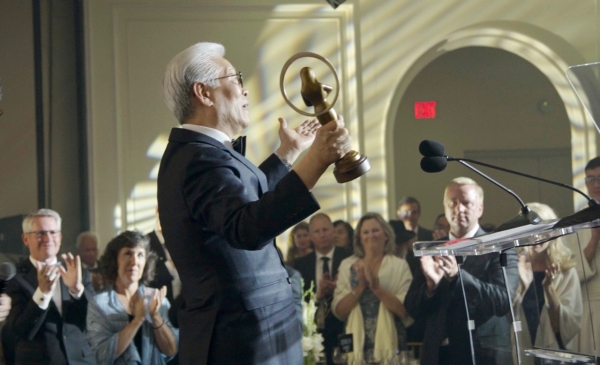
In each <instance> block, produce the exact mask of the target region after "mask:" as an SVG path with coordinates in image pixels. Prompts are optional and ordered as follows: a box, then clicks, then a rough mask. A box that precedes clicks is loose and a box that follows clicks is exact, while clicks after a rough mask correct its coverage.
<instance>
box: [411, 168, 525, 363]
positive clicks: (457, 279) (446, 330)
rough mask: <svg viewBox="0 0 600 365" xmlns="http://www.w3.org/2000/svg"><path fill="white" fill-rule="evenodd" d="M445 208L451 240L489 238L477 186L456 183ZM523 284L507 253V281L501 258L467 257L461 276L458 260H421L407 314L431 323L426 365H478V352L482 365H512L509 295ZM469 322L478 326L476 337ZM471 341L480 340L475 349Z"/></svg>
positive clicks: (448, 190) (512, 253)
mask: <svg viewBox="0 0 600 365" xmlns="http://www.w3.org/2000/svg"><path fill="white" fill-rule="evenodd" d="M443 205H444V211H445V214H446V218H447V219H448V222H449V223H450V233H449V237H446V240H448V239H450V240H457V239H463V238H471V237H475V236H478V235H482V234H485V233H486V232H485V231H483V230H482V229H481V227H480V226H479V218H480V217H481V215H482V214H483V189H482V188H481V186H479V184H477V183H476V182H475V181H474V180H472V179H470V178H466V177H459V178H456V179H454V180H452V181H451V182H450V184H448V186H447V187H446V190H445V192H444V200H443ZM505 277H506V278H508V280H507V282H505ZM518 280H519V278H518V269H517V255H516V252H515V251H514V250H508V251H506V275H505V274H504V271H503V269H502V265H501V262H500V255H499V254H497V253H490V254H486V255H479V256H468V257H467V258H466V259H465V260H464V262H463V263H462V265H461V270H460V275H459V268H458V261H457V258H456V257H455V256H439V257H438V256H436V257H432V256H423V257H421V270H420V271H419V270H418V271H417V272H416V274H415V276H414V278H413V281H412V283H411V285H410V288H409V290H408V293H407V294H406V300H405V305H406V309H407V311H408V313H409V314H410V315H411V316H412V317H413V318H415V319H416V320H419V319H421V320H423V319H424V320H425V322H426V325H425V336H424V337H423V348H422V352H421V364H422V365H440V364H451V365H454V364H461V365H468V364H472V363H473V356H472V355H473V352H474V355H475V359H476V363H477V364H487V365H505V364H510V362H511V360H512V350H511V342H510V338H511V331H510V323H509V321H508V319H507V318H506V316H505V315H506V314H507V313H509V312H510V308H511V307H510V306H511V303H510V300H509V296H508V292H507V289H508V290H510V291H511V293H512V292H514V290H516V287H517V283H518ZM465 295H466V298H465ZM465 303H469V313H473V314H474V316H473V317H467V310H466V308H465ZM470 320H473V321H474V323H475V330H474V331H472V332H471V330H470V329H469V325H470V322H469V321H470ZM471 335H472V336H473V338H474V339H477V341H474V342H473V347H471Z"/></svg>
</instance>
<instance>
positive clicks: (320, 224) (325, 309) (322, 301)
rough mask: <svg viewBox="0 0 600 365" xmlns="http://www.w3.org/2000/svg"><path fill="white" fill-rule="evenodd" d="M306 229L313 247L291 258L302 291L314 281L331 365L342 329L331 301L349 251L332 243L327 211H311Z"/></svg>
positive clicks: (320, 326)
mask: <svg viewBox="0 0 600 365" xmlns="http://www.w3.org/2000/svg"><path fill="white" fill-rule="evenodd" d="M309 229H310V239H311V241H312V243H313V245H314V248H315V251H314V252H312V253H310V254H308V255H306V256H304V257H301V258H299V259H297V260H296V261H294V269H296V270H298V271H300V274H301V275H302V279H304V291H306V290H308V289H310V287H311V283H314V286H313V290H315V291H316V295H315V297H316V300H317V301H318V302H319V309H318V311H317V325H318V327H319V331H320V332H321V333H322V334H323V338H324V341H323V346H324V347H325V355H326V358H327V364H328V365H332V364H333V360H332V354H333V349H334V348H335V347H336V346H337V344H338V336H339V335H340V334H342V333H343V332H344V323H343V322H342V321H340V320H339V319H337V318H336V317H335V316H334V315H333V313H332V312H331V302H332V300H333V292H334V291H335V287H336V282H337V274H338V268H339V266H340V263H341V262H342V260H344V259H345V258H346V257H348V256H350V255H351V253H350V251H348V250H346V249H343V248H341V247H336V246H335V245H334V244H333V223H332V222H331V219H330V218H329V216H328V215H327V214H324V213H317V214H315V215H313V216H312V217H311V218H310V222H309Z"/></svg>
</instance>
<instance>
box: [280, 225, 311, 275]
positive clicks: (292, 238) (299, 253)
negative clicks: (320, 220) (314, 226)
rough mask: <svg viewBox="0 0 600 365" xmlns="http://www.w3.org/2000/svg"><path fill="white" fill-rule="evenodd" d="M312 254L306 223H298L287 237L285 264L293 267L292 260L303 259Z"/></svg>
mask: <svg viewBox="0 0 600 365" xmlns="http://www.w3.org/2000/svg"><path fill="white" fill-rule="evenodd" d="M311 252H313V248H312V242H311V241H310V234H309V232H308V223H306V222H300V223H298V224H296V225H295V226H294V228H292V231H291V232H290V235H289V236H288V252H287V260H286V261H285V263H286V264H287V265H289V266H294V260H296V259H298V258H300V257H304V256H306V255H308V254H309V253H311Z"/></svg>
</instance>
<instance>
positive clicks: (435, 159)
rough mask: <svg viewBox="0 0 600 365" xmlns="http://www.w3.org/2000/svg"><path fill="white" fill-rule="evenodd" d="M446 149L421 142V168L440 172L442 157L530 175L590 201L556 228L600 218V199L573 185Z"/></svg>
mask: <svg viewBox="0 0 600 365" xmlns="http://www.w3.org/2000/svg"><path fill="white" fill-rule="evenodd" d="M445 150H446V147H444V145H443V144H441V143H440V142H437V141H432V140H424V141H422V142H421V144H420V145H419V151H420V152H421V154H423V156H426V157H424V158H423V159H422V160H421V168H422V169H423V171H426V172H438V171H435V170H436V169H437V168H441V166H442V165H443V164H444V163H443V162H441V160H442V159H443V160H446V164H447V161H458V162H460V163H463V164H464V162H470V163H474V164H477V165H481V166H485V167H489V168H492V169H496V170H500V171H504V172H508V173H511V174H515V175H519V176H523V177H528V178H530V179H534V180H538V181H542V182H545V183H548V184H552V185H556V186H560V187H563V188H566V189H569V190H571V191H575V192H577V193H579V194H581V195H582V196H583V197H584V198H585V199H586V200H587V201H588V208H585V209H583V210H581V211H579V212H577V213H575V214H572V215H569V216H566V217H564V218H562V219H560V220H559V221H558V222H557V223H556V224H555V225H554V228H564V227H570V226H573V225H577V224H581V223H587V222H591V221H593V220H595V219H598V218H600V204H599V203H598V201H597V200H596V199H593V198H590V197H589V196H588V195H587V194H585V193H584V192H583V191H581V190H579V189H577V188H575V187H573V186H570V185H566V184H562V183H559V182H556V181H552V180H547V179H544V178H541V177H537V176H533V175H528V174H525V173H522V172H519V171H514V170H509V169H505V168H503V167H499V166H494V165H490V164H487V163H484V162H479V161H475V160H471V159H468V158H453V157H450V156H446V155H444V152H445ZM428 157H429V159H428ZM425 159H427V161H424V160H425ZM424 165H425V167H424ZM445 168H446V166H445V165H444V166H443V168H441V170H439V171H443V170H444V169H445ZM427 169H430V170H433V171H428V170H427Z"/></svg>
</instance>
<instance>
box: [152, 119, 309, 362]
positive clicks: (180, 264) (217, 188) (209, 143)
mask: <svg viewBox="0 0 600 365" xmlns="http://www.w3.org/2000/svg"><path fill="white" fill-rule="evenodd" d="M158 207H159V215H160V221H161V225H162V229H163V235H164V236H165V241H166V244H167V248H168V249H169V253H170V255H171V258H172V259H173V261H174V263H175V267H176V268H177V271H178V273H179V275H180V279H181V283H182V293H183V297H184V303H185V304H184V308H183V309H182V310H180V312H179V329H180V344H179V361H180V363H181V364H206V363H211V364H242V363H244V364H258V363H260V364H279V363H281V364H287V363H291V362H301V359H302V352H301V351H302V350H301V347H300V340H301V335H302V334H301V331H300V326H298V321H297V320H296V312H295V306H294V303H293V299H292V288H291V285H290V282H291V280H289V278H288V276H287V273H286V271H285V267H284V265H283V262H282V261H281V259H280V256H279V254H278V253H277V251H276V248H275V243H274V238H275V237H276V236H277V235H279V234H281V233H282V232H284V231H285V230H286V229H287V228H289V227H290V226H292V225H294V224H296V223H298V222H299V221H301V220H303V219H304V218H306V217H307V216H309V215H310V214H311V213H313V212H315V211H316V210H318V209H319V205H318V203H317V202H316V200H315V199H314V197H313V195H312V194H311V193H310V192H309V191H308V190H307V189H306V186H305V185H304V184H303V183H302V181H301V180H300V178H299V177H298V175H297V174H296V173H295V172H294V171H291V172H288V170H287V168H286V167H285V165H284V164H283V163H282V162H281V161H280V160H279V158H278V157H277V156H275V155H271V156H270V157H269V158H268V159H267V160H266V161H265V162H263V164H261V166H260V168H257V167H255V166H254V165H253V164H252V163H250V161H248V160H247V159H246V158H245V157H243V156H242V155H240V154H238V153H237V152H235V151H233V150H232V149H230V148H228V147H226V146H224V145H223V144H222V143H220V142H218V141H216V140H215V139H213V138H210V137H208V136H206V135H203V134H201V133H196V132H193V131H190V130H186V129H180V128H174V129H173V130H172V131H171V135H170V137H169V144H168V146H167V149H166V150H165V153H164V155H163V157H162V161H161V166H160V170H159V175H158ZM298 351H299V354H298Z"/></svg>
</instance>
